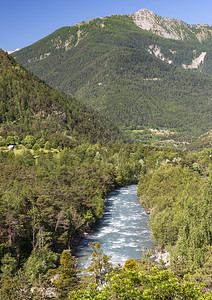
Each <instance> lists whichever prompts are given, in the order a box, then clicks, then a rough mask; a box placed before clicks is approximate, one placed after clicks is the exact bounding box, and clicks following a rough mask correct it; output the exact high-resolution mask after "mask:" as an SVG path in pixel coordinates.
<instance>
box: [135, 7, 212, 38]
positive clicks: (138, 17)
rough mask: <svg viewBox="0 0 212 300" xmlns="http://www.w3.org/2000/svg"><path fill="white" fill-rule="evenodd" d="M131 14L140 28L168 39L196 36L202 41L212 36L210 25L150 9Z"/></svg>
mask: <svg viewBox="0 0 212 300" xmlns="http://www.w3.org/2000/svg"><path fill="white" fill-rule="evenodd" d="M130 16H131V17H132V18H133V21H134V23H135V24H136V25H137V26H139V27H140V28H142V29H145V30H148V31H151V32H152V33H154V34H157V35H159V36H162V37H164V38H168V39H174V40H186V39H191V38H192V37H195V38H197V39H198V40H199V41H200V42H202V41H203V40H206V39H208V38H211V36H212V26H210V25H188V24H186V23H185V22H183V21H181V20H177V19H173V18H163V17H160V16H157V15H156V14H155V13H153V12H152V11H150V10H148V9H141V10H139V11H138V12H136V13H134V14H131V15H130Z"/></svg>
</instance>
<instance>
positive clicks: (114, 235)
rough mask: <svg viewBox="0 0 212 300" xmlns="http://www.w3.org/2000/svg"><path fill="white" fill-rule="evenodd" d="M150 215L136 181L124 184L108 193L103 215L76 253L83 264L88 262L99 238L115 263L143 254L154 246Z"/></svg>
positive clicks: (122, 262)
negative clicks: (138, 194) (143, 206)
mask: <svg viewBox="0 0 212 300" xmlns="http://www.w3.org/2000/svg"><path fill="white" fill-rule="evenodd" d="M148 225H149V216H148V214H147V213H146V212H145V210H144V208H142V207H141V205H140V203H139V198H138V196H137V185H130V186H127V187H122V188H118V189H116V190H114V191H113V192H111V193H109V195H108V201H107V203H106V207H105V210H104V214H103V218H102V219H101V220H99V222H98V223H97V224H96V226H95V228H94V230H93V231H92V232H91V233H90V234H89V235H88V236H86V237H84V238H83V239H82V241H81V243H80V245H79V249H78V252H77V256H78V257H79V259H80V261H81V263H80V265H81V266H84V267H87V266H88V264H89V258H88V257H89V256H90V255H89V254H91V253H92V250H91V249H90V247H89V246H90V244H95V243H96V242H99V243H100V244H101V248H102V250H103V251H104V253H105V254H107V255H111V262H112V263H113V264H118V263H120V264H121V265H123V264H124V262H125V261H126V260H127V259H129V258H133V259H136V258H141V257H142V253H143V250H146V249H149V248H154V243H153V241H152V240H151V238H150V229H149V227H148Z"/></svg>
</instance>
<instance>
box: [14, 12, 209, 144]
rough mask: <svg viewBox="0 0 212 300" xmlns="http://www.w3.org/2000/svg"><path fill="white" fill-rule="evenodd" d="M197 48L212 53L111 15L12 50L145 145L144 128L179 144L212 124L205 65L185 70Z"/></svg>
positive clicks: (50, 79) (35, 70)
mask: <svg viewBox="0 0 212 300" xmlns="http://www.w3.org/2000/svg"><path fill="white" fill-rule="evenodd" d="M149 47H153V48H151V49H153V50H154V47H155V49H158V51H159V52H160V53H162V54H161V55H162V58H163V57H164V59H162V58H161V59H160V58H159V57H156V56H155V55H154V54H151V53H150V52H149V51H150V48H149ZM194 52H195V53H196V56H197V57H198V56H199V55H200V54H201V53H202V52H207V56H206V58H207V57H208V55H210V52H211V47H208V46H206V45H203V44H201V43H199V42H197V41H196V42H195V41H194V40H190V41H176V40H170V39H165V38H162V37H159V36H157V35H154V34H152V33H150V32H148V31H146V30H142V29H141V28H139V27H137V26H136V25H135V24H134V22H133V21H132V19H131V18H129V17H127V16H110V17H107V18H103V19H102V18H99V19H94V20H91V21H88V22H82V23H79V24H76V25H75V26H72V27H64V28H61V29H58V30H57V31H55V32H54V33H52V34H51V35H49V36H47V37H45V38H44V39H42V40H40V41H38V42H36V43H35V44H33V45H31V46H29V47H26V48H24V49H22V50H20V51H18V52H16V53H14V54H13V55H14V56H15V57H16V59H17V60H18V61H19V62H20V63H22V64H23V65H24V66H25V67H26V68H28V69H30V70H31V71H32V72H33V73H34V74H36V75H37V76H39V77H40V78H42V79H44V80H46V81H47V82H48V83H49V84H50V85H52V86H54V87H56V88H58V89H60V90H62V91H64V92H65V93H71V94H73V95H74V96H76V98H77V99H79V100H81V101H82V102H84V103H87V104H89V106H92V107H93V108H94V109H96V110H98V111H100V112H102V113H103V114H104V115H106V116H107V117H108V118H109V119H110V120H112V121H113V122H114V123H115V124H118V125H119V126H121V127H122V129H124V130H125V131H127V132H131V134H132V135H133V137H134V138H136V139H137V140H140V141H142V142H143V143H146V142H149V140H147V139H146V136H145V133H143V131H142V130H145V129H150V128H153V129H154V128H158V129H169V130H171V131H172V132H174V133H175V136H174V138H173V137H172V139H173V140H174V141H192V140H193V139H195V138H197V137H198V136H200V135H201V134H202V133H204V132H206V131H208V130H210V129H211V125H212V124H211V117H210V116H211V112H212V107H211V85H212V80H211V77H210V76H209V74H208V76H206V75H203V71H202V69H201V68H202V65H200V69H201V71H202V72H200V73H198V72H197V70H196V71H195V70H193V71H191V70H182V67H181V66H182V64H186V65H189V64H191V62H192V60H193V59H194V57H193V55H194ZM168 61H172V64H169V63H168ZM207 68H210V57H209V58H208V61H207ZM134 130H140V132H138V131H137V134H134ZM167 140H170V138H169V137H167ZM150 142H153V140H152V141H150Z"/></svg>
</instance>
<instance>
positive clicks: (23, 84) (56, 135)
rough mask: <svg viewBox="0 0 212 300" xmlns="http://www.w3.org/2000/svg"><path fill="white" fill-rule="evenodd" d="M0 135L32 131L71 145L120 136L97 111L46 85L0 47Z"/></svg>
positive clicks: (21, 136) (42, 137)
mask: <svg viewBox="0 0 212 300" xmlns="http://www.w3.org/2000/svg"><path fill="white" fill-rule="evenodd" d="M0 126H1V136H2V137H3V138H6V137H8V136H18V137H19V139H21V140H23V139H24V138H25V137H26V135H33V136H34V138H35V139H36V140H38V141H39V140H41V143H43V142H46V141H48V140H49V141H50V142H51V143H54V144H55V145H56V147H57V146H61V147H65V146H68V147H72V145H77V144H79V143H80V142H81V141H83V140H84V141H89V142H91V143H95V142H97V141H99V142H100V143H104V142H108V141H115V140H122V139H123V140H124V137H123V135H122V134H121V132H120V131H119V130H118V128H117V127H115V126H114V125H113V124H111V122H109V121H108V120H107V119H106V118H105V117H103V116H102V115H101V114H99V113H96V112H94V111H93V110H92V109H89V108H87V107H86V106H85V105H83V104H81V103H80V102H78V101H77V100H76V99H75V98H74V97H73V96H67V95H65V94H63V93H59V92H58V91H57V90H55V89H52V88H50V87H49V86H48V85H47V84H46V83H45V82H44V81H42V80H40V79H38V78H36V77H34V76H32V74H30V73H29V72H27V71H26V70H25V69H24V68H23V67H22V66H21V65H19V64H17V63H16V62H15V60H14V59H13V58H12V57H11V56H9V55H7V54H6V53H5V52H4V51H2V50H0Z"/></svg>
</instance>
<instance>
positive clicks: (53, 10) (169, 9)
mask: <svg viewBox="0 0 212 300" xmlns="http://www.w3.org/2000/svg"><path fill="white" fill-rule="evenodd" d="M0 4H1V5H0V48H2V49H3V50H5V51H8V50H15V49H16V48H23V47H26V46H28V45H31V44H32V43H34V42H36V41H38V40H39V39H41V38H43V37H45V36H47V35H48V34H50V33H52V32H53V31H55V30H56V29H58V28H60V27H63V26H72V25H74V24H75V23H77V22H80V21H87V20H90V19H93V18H98V17H105V16H108V15H111V14H130V13H133V12H136V11H138V10H140V9H142V8H146V9H149V10H151V11H153V12H154V13H156V14H157V15H159V16H162V17H172V18H175V19H180V20H183V21H185V22H186V23H188V24H210V25H212V1H211V0H201V1H199V0H198V1H197V0H177V1H173V0H103V1H102V0H98V1H97V0H9V1H6V0H0Z"/></svg>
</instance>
